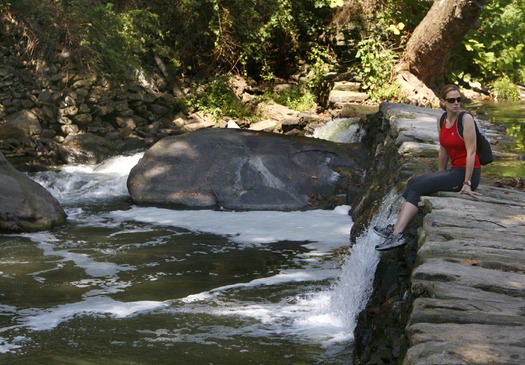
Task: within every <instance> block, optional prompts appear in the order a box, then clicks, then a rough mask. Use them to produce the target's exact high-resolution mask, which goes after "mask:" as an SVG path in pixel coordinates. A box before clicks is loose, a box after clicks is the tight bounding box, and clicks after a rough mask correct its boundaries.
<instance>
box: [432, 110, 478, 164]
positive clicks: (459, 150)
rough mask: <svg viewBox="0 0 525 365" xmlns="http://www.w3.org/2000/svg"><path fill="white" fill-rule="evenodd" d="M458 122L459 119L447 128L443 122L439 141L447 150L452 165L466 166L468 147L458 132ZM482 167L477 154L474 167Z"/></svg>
mask: <svg viewBox="0 0 525 365" xmlns="http://www.w3.org/2000/svg"><path fill="white" fill-rule="evenodd" d="M456 123H457V120H456V121H455V122H454V125H452V127H450V128H447V127H446V126H445V123H443V127H442V128H441V132H440V134H439V143H440V144H441V146H443V148H444V149H445V150H446V151H447V153H448V156H449V157H450V164H451V165H452V167H463V168H464V167H465V166H466V165H467V149H466V148H465V142H464V141H463V139H462V138H461V136H459V134H458V130H457V127H456ZM480 167H481V164H480V163H479V156H478V155H477V154H476V161H475V162H474V168H480Z"/></svg>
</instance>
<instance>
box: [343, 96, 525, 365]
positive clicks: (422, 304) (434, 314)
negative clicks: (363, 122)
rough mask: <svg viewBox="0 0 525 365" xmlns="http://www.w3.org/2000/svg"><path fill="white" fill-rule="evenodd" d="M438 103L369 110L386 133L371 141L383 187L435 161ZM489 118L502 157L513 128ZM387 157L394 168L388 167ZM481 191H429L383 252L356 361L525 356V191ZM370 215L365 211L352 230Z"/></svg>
mask: <svg viewBox="0 0 525 365" xmlns="http://www.w3.org/2000/svg"><path fill="white" fill-rule="evenodd" d="M440 113H441V111H439V110H431V109H423V108H415V107H411V106H407V105H401V104H383V105H382V106H381V109H380V112H379V113H378V115H376V116H375V117H374V118H372V119H371V121H370V123H371V128H376V129H377V130H378V131H382V132H383V136H384V139H376V140H375V141H369V143H371V144H372V145H373V142H375V144H376V146H375V150H376V161H375V163H374V164H375V168H376V169H377V171H379V172H380V173H379V174H378V176H376V177H375V178H372V179H371V181H372V182H371V184H372V185H373V186H381V190H380V191H379V193H381V191H383V192H384V191H387V190H388V189H390V188H392V187H397V189H398V190H399V191H401V189H402V188H403V185H404V182H405V181H406V178H407V177H409V176H411V175H413V174H414V173H420V172H425V171H428V170H431V169H433V168H434V167H435V164H434V160H435V157H436V156H437V141H436V137H437V135H436V132H435V130H436V116H437V115H439V114H440ZM482 124H483V123H482ZM484 127H485V128H486V129H488V135H489V138H490V139H491V141H492V143H493V146H494V149H495V154H496V156H497V157H499V158H502V157H505V154H504V153H503V152H501V150H500V148H501V146H504V145H506V144H507V143H510V142H509V139H508V137H506V136H505V135H504V134H502V133H501V130H499V129H498V128H497V126H490V125H484ZM378 135H380V133H378ZM496 142H497V143H496ZM399 157H401V158H399ZM380 167H383V168H388V169H389V170H390V171H392V172H393V173H390V174H388V175H389V177H385V176H384V175H386V174H384V170H381V168H380ZM381 171H383V173H381ZM380 183H381V184H383V185H380ZM482 184H483V180H482ZM479 192H481V193H482V194H483V195H482V196H481V197H480V199H479V200H473V199H471V198H469V197H466V196H460V195H458V194H454V193H441V194H436V196H432V197H424V198H423V199H422V202H421V209H420V214H419V215H418V217H417V220H416V222H414V223H413V224H412V226H411V228H410V236H411V238H412V240H411V242H410V244H409V245H407V247H405V248H404V249H400V250H394V251H391V252H387V253H385V254H383V255H382V257H381V260H380V263H379V265H378V267H377V271H376V277H375V282H374V293H373V295H372V297H371V298H370V301H369V303H368V306H367V308H366V309H365V311H363V313H362V314H361V316H360V318H359V323H358V326H357V328H356V343H355V352H354V364H356V365H357V364H377V365H379V364H406V365H412V364H447V365H448V364H523V363H524V362H525V346H524V336H523V334H524V333H525V331H524V329H525V320H524V319H523V318H524V317H523V308H525V248H524V246H523V242H525V193H523V192H521V191H518V190H513V189H509V188H496V187H491V186H487V185H482V186H481V187H480V188H479ZM377 201H378V199H375V200H374V199H373V195H372V194H370V196H367V195H365V196H364V197H363V199H362V202H361V210H360V211H361V212H364V211H365V210H369V211H370V215H371V214H373V212H374V210H375V209H377V204H378V202H377ZM354 214H356V213H354ZM357 215H359V212H358V213H357ZM370 215H368V216H366V217H364V216H361V217H360V218H359V219H360V220H359V222H361V223H363V224H362V225H360V226H361V228H356V229H355V230H354V232H353V234H354V235H355V234H358V233H359V229H364V228H362V227H363V226H366V220H367V219H369V218H370ZM356 218H357V217H356ZM356 226H357V225H356Z"/></svg>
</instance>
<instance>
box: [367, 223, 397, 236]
mask: <svg viewBox="0 0 525 365" xmlns="http://www.w3.org/2000/svg"><path fill="white" fill-rule="evenodd" d="M372 230H373V231H374V233H375V234H377V235H378V236H381V237H383V238H388V237H389V236H390V235H391V234H392V233H394V225H393V224H389V225H387V226H386V227H379V226H374V228H372Z"/></svg>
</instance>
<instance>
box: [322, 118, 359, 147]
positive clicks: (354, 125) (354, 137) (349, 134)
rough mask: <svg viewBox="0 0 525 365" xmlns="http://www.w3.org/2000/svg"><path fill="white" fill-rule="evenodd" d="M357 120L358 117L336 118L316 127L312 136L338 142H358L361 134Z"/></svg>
mask: <svg viewBox="0 0 525 365" xmlns="http://www.w3.org/2000/svg"><path fill="white" fill-rule="evenodd" d="M358 122H359V118H336V119H333V120H331V121H330V122H328V123H327V124H326V125H324V126H322V127H319V128H316V129H315V130H314V132H313V134H312V137H314V138H319V139H325V140H328V141H332V142H338V143H354V142H359V141H360V140H361V138H362V136H361V133H360V129H359V123H358Z"/></svg>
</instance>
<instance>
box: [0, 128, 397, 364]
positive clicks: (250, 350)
mask: <svg viewBox="0 0 525 365" xmlns="http://www.w3.org/2000/svg"><path fill="white" fill-rule="evenodd" d="M334 130H337V132H334ZM349 130H350V132H349ZM316 137H319V138H326V139H332V140H337V141H340V142H350V141H355V140H356V138H357V139H358V137H356V135H355V127H354V125H353V122H352V121H349V120H335V121H334V122H333V123H330V125H329V126H327V127H325V128H322V129H319V130H318V131H316ZM140 157H141V154H136V155H133V156H119V157H116V158H112V159H110V160H108V161H106V162H104V163H102V164H100V165H97V166H68V167H66V168H65V169H63V170H62V171H60V172H46V173H41V174H38V175H36V176H33V178H34V179H35V180H37V181H39V182H40V183H41V184H42V185H43V186H45V187H46V188H47V189H48V190H49V191H50V192H51V193H52V194H53V195H54V196H55V197H56V198H57V199H58V200H59V201H60V203H61V204H62V206H63V207H64V208H65V209H66V211H67V214H68V223H67V225H65V226H62V227H60V228H57V229H54V230H52V231H48V232H39V233H33V234H16V235H0V285H1V289H0V363H1V364H79V365H80V364H81V365H84V364H97V365H98V364H106V363H108V364H109V363H110V364H156V365H157V364H158V365H160V364H192V365H193V364H228V365H235V364H243V365H244V364H272V365H279V364H287V365H288V364H345V365H348V364H351V351H352V347H351V343H352V340H353V330H354V327H355V324H356V323H355V320H356V316H357V314H358V313H359V312H360V311H361V310H362V308H363V307H364V305H365V303H366V301H367V299H368V297H369V295H370V290H371V283H372V280H373V276H374V272H375V269H376V265H377V262H378V259H379V256H378V254H377V252H376V251H375V250H374V249H373V247H374V246H375V245H376V244H377V243H378V242H379V241H378V240H379V238H378V237H377V236H375V235H373V234H369V233H366V234H365V235H364V236H363V237H360V238H358V240H357V243H356V244H355V245H354V246H353V247H352V248H351V249H350V250H351V254H350V255H346V254H341V253H339V252H340V250H338V249H339V248H343V247H345V248H346V247H347V246H348V244H349V237H348V236H349V232H350V229H351V226H352V221H351V219H350V217H349V215H348V211H349V207H347V206H340V207H337V208H336V209H334V210H331V211H328V210H314V211H308V212H242V213H239V212H224V211H222V212H221V211H202V210H200V211H191V210H189V211H188V210H184V211H177V210H168V209H159V208H145V207H137V206H134V205H133V204H132V203H131V201H130V200H129V196H128V193H127V189H126V179H127V175H128V173H129V171H130V169H131V167H132V166H134V165H135V164H136V162H137V161H138V159H139V158H140ZM398 203H399V196H398V195H397V194H395V193H394V192H392V193H391V194H389V195H388V196H387V197H385V202H384V204H383V206H384V207H389V208H388V209H385V210H384V211H381V212H379V213H378V215H377V216H376V217H375V218H374V222H377V221H381V222H382V223H387V222H391V220H392V218H391V217H392V216H394V215H395V214H394V213H395V212H396V207H397V206H398ZM374 222H373V223H374Z"/></svg>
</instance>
